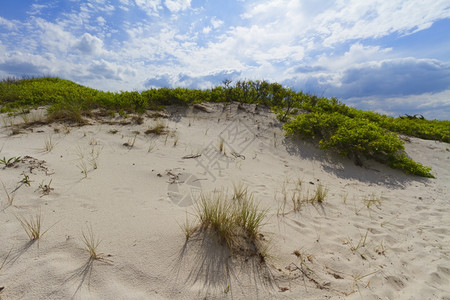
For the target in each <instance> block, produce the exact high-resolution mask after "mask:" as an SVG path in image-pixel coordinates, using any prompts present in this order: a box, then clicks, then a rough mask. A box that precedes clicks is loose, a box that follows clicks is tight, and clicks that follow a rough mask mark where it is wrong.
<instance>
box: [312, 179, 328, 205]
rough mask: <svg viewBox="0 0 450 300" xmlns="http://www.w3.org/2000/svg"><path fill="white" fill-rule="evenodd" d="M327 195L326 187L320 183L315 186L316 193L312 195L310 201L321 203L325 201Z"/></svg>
mask: <svg viewBox="0 0 450 300" xmlns="http://www.w3.org/2000/svg"><path fill="white" fill-rule="evenodd" d="M327 195H328V189H327V188H326V187H324V186H323V185H322V184H321V183H319V185H318V186H317V188H316V193H315V194H314V197H313V198H312V200H311V201H312V202H318V203H323V202H325V198H326V197H327Z"/></svg>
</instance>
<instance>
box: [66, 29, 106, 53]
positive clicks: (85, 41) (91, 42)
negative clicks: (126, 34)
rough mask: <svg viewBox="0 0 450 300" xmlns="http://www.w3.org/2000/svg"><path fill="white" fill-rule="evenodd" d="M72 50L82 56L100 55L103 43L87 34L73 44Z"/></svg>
mask: <svg viewBox="0 0 450 300" xmlns="http://www.w3.org/2000/svg"><path fill="white" fill-rule="evenodd" d="M73 48H74V49H76V50H78V51H80V52H81V53H83V54H88V55H93V54H100V53H101V52H102V48H103V41H102V40H101V39H99V38H97V37H95V36H92V35H91V34H89V33H85V34H83V35H82V36H81V37H80V39H78V40H77V41H76V42H75V44H74V46H73Z"/></svg>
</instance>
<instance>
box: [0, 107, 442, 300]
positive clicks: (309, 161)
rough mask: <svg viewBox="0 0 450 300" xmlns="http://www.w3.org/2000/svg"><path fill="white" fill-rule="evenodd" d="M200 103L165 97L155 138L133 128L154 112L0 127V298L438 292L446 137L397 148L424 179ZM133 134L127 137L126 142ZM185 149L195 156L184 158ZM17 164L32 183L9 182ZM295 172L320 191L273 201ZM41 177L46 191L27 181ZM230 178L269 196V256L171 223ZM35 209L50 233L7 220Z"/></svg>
mask: <svg viewBox="0 0 450 300" xmlns="http://www.w3.org/2000/svg"><path fill="white" fill-rule="evenodd" d="M209 106H210V107H211V112H209V113H208V112H203V111H200V110H198V109H194V108H189V109H183V108H178V109H176V108H171V111H170V112H169V114H170V118H169V119H163V120H164V121H165V122H166V124H167V125H168V127H169V128H170V129H171V130H172V131H174V132H175V134H173V135H169V136H168V137H167V140H166V136H165V135H162V136H155V135H151V134H150V135H145V134H144V131H145V130H146V129H147V128H149V127H151V126H153V125H154V124H155V122H156V121H155V120H153V119H149V118H146V119H145V122H144V124H142V125H123V126H122V125H118V124H116V125H107V124H100V123H99V122H98V121H97V122H94V121H91V123H92V125H87V126H84V127H65V126H64V125H61V124H53V125H50V126H49V125H45V126H38V127H34V128H33V129H32V132H31V131H30V130H23V133H21V134H18V135H11V128H10V127H3V128H2V129H1V133H0V134H1V135H0V139H1V140H0V147H1V152H0V157H1V158H3V157H5V158H7V159H8V158H10V157H16V156H21V157H22V158H24V157H25V156H30V157H31V158H27V159H24V161H22V162H19V163H16V164H15V166H14V167H11V168H2V169H0V179H1V180H2V182H3V183H4V185H5V186H6V189H7V191H8V193H10V194H13V195H14V201H13V203H12V205H8V202H7V197H6V193H5V192H4V191H0V205H1V211H0V226H1V227H0V228H1V229H0V266H1V265H2V263H3V267H2V269H1V270H0V287H4V290H3V291H2V292H0V298H1V299H67V298H75V299H177V298H184V299H198V298H204V297H207V298H237V299H244V298H245V299H257V298H259V299H268V298H274V299H275V298H276V299H278V298H288V299H305V298H306V299H341V298H345V299H347V298H348V299H360V298H361V297H363V298H364V299H450V201H449V200H450V197H449V196H448V195H449V191H448V187H447V186H448V185H449V183H450V163H449V157H450V152H449V150H450V145H449V144H446V143H440V142H434V141H425V140H420V139H416V138H411V142H410V143H407V144H406V150H407V153H408V155H410V156H411V157H412V158H413V159H416V160H417V161H420V162H421V163H423V164H425V165H429V166H431V167H432V168H433V173H434V174H435V175H436V179H423V178H419V177H413V176H407V175H405V174H403V173H401V172H400V171H396V170H392V169H389V168H387V167H386V166H383V165H381V164H378V163H375V162H371V161H369V162H365V165H366V167H363V168H361V167H358V166H355V165H354V164H353V162H351V161H349V160H347V159H343V158H340V157H338V156H336V155H333V154H328V153H325V152H323V151H320V150H318V149H316V148H315V147H313V146H312V145H311V144H309V143H306V142H303V141H300V140H298V139H293V138H290V137H284V136H283V132H282V130H281V129H280V124H279V122H278V121H277V120H276V119H275V117H274V116H273V114H271V113H270V112H269V111H267V110H263V109H261V108H259V109H258V110H257V113H256V114H255V113H253V112H254V109H255V107H254V106H246V108H245V110H243V109H239V108H238V107H237V105H235V104H233V105H230V106H228V107H227V108H222V105H216V106H213V105H209ZM3 118H4V119H5V120H6V121H5V124H6V125H8V124H10V123H9V122H10V121H9V118H7V117H6V116H3ZM114 120H121V119H120V118H116V119H110V121H114ZM16 121H19V118H17V120H16ZM55 129H59V132H58V133H57V132H55ZM112 129H116V130H118V132H117V133H116V134H112V133H111V132H110V131H111V130H112ZM69 131H70V132H69ZM134 131H139V132H140V134H139V135H137V136H136V140H135V142H134V146H133V147H132V148H129V147H126V146H124V145H123V144H124V143H128V144H132V143H133V137H134V136H135V133H133V132H134ZM49 137H51V143H52V144H53V145H54V148H53V149H52V150H51V151H49V152H47V151H45V150H44V148H45V141H46V140H48V139H49ZM221 138H223V139H224V145H225V153H226V155H223V154H221V153H220V152H219V150H218V148H219V143H220V139H221ZM175 141H177V142H176V146H174V142H175ZM149 148H150V150H151V151H150V152H149ZM233 151H235V152H237V153H239V154H240V155H243V156H240V157H235V156H233V155H232V152H233ZM191 154H202V156H200V157H198V158H191V159H182V157H183V156H186V155H191ZM97 156H98V157H97ZM95 157H97V158H96V162H97V165H98V166H97V169H93V165H92V164H91V163H90V162H91V161H92V159H93V158H95ZM244 158H245V159H244ZM83 164H85V166H86V168H87V177H86V178H85V176H84V174H82V173H81V169H82V168H83V167H82V165H83ZM30 167H32V168H31V172H30ZM80 168H81V169H80ZM22 174H26V175H28V176H29V179H30V180H31V183H30V186H27V185H25V184H24V185H20V183H19V182H20V180H21V179H22V178H24V176H23V175H22ZM298 180H301V182H302V188H303V193H306V192H307V191H308V190H309V193H310V195H311V194H312V193H313V192H314V191H315V189H316V187H317V186H318V184H319V183H321V184H322V185H323V186H325V187H326V188H327V189H328V190H329V192H328V195H327V198H326V202H325V203H324V204H323V205H319V204H304V205H303V207H302V208H301V210H300V211H296V212H295V211H291V209H292V204H291V202H290V199H289V201H288V202H287V204H286V206H285V208H284V214H282V211H283V209H282V208H280V206H281V203H282V199H283V197H284V196H283V192H282V191H283V186H284V190H285V191H286V195H287V197H288V198H290V197H291V195H292V194H293V193H294V192H295V189H296V184H297V182H298ZM50 181H51V184H50V187H51V188H52V190H50V191H49V193H48V195H43V191H42V189H40V188H39V186H40V185H42V186H43V185H45V184H47V185H48V183H49V182H50ZM240 182H242V183H244V184H246V185H248V187H249V190H251V191H252V192H254V196H255V199H257V200H258V201H259V202H260V205H261V208H268V209H269V213H268V217H269V220H268V222H267V224H266V225H265V226H264V227H263V234H264V238H265V239H266V240H267V241H270V245H269V246H270V248H269V250H268V253H269V254H270V257H269V258H268V259H267V260H266V263H262V264H261V263H260V261H259V259H258V258H256V257H254V258H250V259H248V260H247V261H243V259H242V258H240V257H236V256H233V255H230V253H228V251H227V250H226V248H224V247H223V246H221V245H220V244H218V243H217V241H216V240H215V239H213V238H211V237H208V236H201V235H198V236H196V237H195V238H193V239H191V240H189V241H188V242H187V243H186V241H185V236H184V233H183V231H182V230H181V229H180V226H179V225H178V224H183V222H184V220H185V217H186V212H187V213H189V214H190V213H193V206H192V200H194V201H195V199H196V196H198V194H199V193H200V192H201V191H203V192H209V191H212V190H214V189H221V188H223V189H225V190H226V189H228V191H229V192H231V191H232V190H233V183H235V184H239V183H240ZM15 189H16V191H15V192H13V190H15ZM364 199H366V200H369V201H364ZM370 200H373V201H370ZM378 200H379V201H378ZM368 206H369V207H368ZM39 211H40V212H41V215H42V219H43V224H42V228H43V230H47V229H48V231H47V232H46V233H45V234H44V235H43V236H42V237H41V238H40V239H39V240H37V241H35V242H30V241H29V239H28V237H27V235H26V233H25V231H24V230H23V228H22V227H21V225H20V222H19V221H18V219H17V218H21V217H24V218H29V217H30V216H35V215H36V214H37V213H38V212H39ZM89 226H92V230H93V232H94V233H95V235H96V236H98V237H99V238H100V239H101V240H102V242H101V244H100V245H99V247H98V251H99V252H100V253H102V257H103V258H104V259H101V260H90V259H89V253H88V252H87V251H86V250H85V247H84V244H83V242H82V237H81V232H82V230H83V229H84V231H86V228H88V227H89ZM364 237H366V238H365V239H364ZM358 244H359V247H358ZM352 248H353V250H352ZM354 248H358V249H354ZM295 250H298V253H300V254H301V258H302V259H303V263H301V259H300V258H299V257H297V256H296V255H294V254H293V252H294V251H295Z"/></svg>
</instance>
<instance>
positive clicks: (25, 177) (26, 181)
mask: <svg viewBox="0 0 450 300" xmlns="http://www.w3.org/2000/svg"><path fill="white" fill-rule="evenodd" d="M22 175H23V177H22V179H21V180H20V181H19V183H20V184H26V185H28V186H30V183H31V181H30V176H28V175H27V174H25V173H22Z"/></svg>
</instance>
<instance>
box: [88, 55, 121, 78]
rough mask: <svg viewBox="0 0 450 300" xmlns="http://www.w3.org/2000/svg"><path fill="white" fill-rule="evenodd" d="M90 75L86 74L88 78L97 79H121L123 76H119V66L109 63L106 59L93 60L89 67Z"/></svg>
mask: <svg viewBox="0 0 450 300" xmlns="http://www.w3.org/2000/svg"><path fill="white" fill-rule="evenodd" d="M87 71H88V75H86V78H96V79H113V80H120V79H121V77H120V76H119V74H118V73H119V72H118V70H117V67H116V66H115V65H114V64H112V63H109V62H107V61H105V60H103V59H102V60H99V61H97V60H95V61H93V62H92V63H91V64H90V66H89V67H88V68H87Z"/></svg>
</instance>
